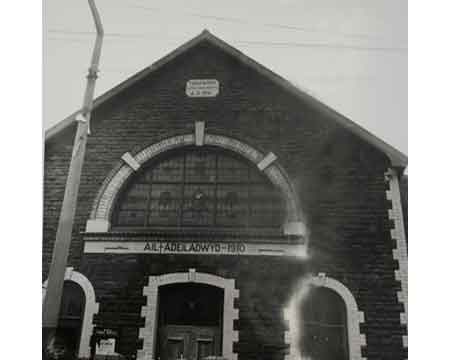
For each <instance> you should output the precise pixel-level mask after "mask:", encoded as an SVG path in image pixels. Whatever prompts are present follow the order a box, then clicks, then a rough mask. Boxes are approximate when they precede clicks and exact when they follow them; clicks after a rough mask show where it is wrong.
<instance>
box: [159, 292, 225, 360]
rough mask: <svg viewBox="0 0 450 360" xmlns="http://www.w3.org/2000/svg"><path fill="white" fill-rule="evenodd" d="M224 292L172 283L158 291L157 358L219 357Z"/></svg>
mask: <svg viewBox="0 0 450 360" xmlns="http://www.w3.org/2000/svg"><path fill="white" fill-rule="evenodd" d="M223 293H224V291H223V289H221V288H218V287H215V286H211V285H206V284H197V283H181V284H169V285H165V286H162V287H161V289H160V291H159V314H158V335H157V337H158V340H157V349H156V353H157V358H160V359H161V360H175V359H180V358H186V359H192V360H197V359H203V358H204V357H206V356H211V355H216V356H217V355H220V354H221V345H222V321H223V319H222V316H223Z"/></svg>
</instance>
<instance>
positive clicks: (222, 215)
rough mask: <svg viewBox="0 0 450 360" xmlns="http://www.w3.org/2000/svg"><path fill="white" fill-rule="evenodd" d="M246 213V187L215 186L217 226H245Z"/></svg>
mask: <svg viewBox="0 0 450 360" xmlns="http://www.w3.org/2000/svg"><path fill="white" fill-rule="evenodd" d="M247 213H248V189H247V187H246V186H245V187H243V186H238V185H218V186H217V215H216V216H217V218H216V224H217V225H222V226H245V225H246V224H247Z"/></svg>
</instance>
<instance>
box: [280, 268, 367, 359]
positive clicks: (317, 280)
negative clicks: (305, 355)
mask: <svg viewBox="0 0 450 360" xmlns="http://www.w3.org/2000/svg"><path fill="white" fill-rule="evenodd" d="M311 286H315V287H318V288H327V289H330V290H332V291H334V292H335V293H336V294H338V295H339V296H340V297H341V299H342V300H343V302H344V303H345V313H346V321H345V324H346V327H347V334H346V335H347V346H348V359H349V360H364V358H363V357H362V352H361V348H362V347H363V346H366V337H365V335H363V334H361V332H360V325H361V324H362V323H363V322H364V313H363V312H362V311H359V310H358V305H357V303H356V300H355V298H354V296H353V294H352V293H351V292H350V290H349V289H348V288H347V287H346V286H345V285H344V284H342V283H341V282H339V281H337V280H335V279H333V278H330V277H327V276H326V275H325V274H323V273H319V275H317V276H311V277H308V278H306V279H304V280H303V281H302V282H301V284H300V286H299V288H298V289H297V291H296V292H295V294H294V295H293V297H292V299H291V302H290V304H289V306H288V307H287V308H285V311H284V317H285V320H286V322H287V325H288V330H287V331H286V333H285V343H286V344H287V345H288V346H289V353H288V354H287V355H286V356H285V359H286V360H297V359H298V357H299V349H298V348H297V344H298V343H299V340H300V339H299V337H301V334H300V333H299V332H300V331H299V329H298V326H299V324H298V323H297V321H298V320H297V318H298V317H299V316H301V314H298V312H297V311H298V310H297V309H298V307H299V306H300V304H301V302H302V301H303V299H305V298H307V296H308V294H309V289H310V287H311Z"/></svg>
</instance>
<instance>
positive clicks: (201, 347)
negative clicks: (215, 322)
mask: <svg viewBox="0 0 450 360" xmlns="http://www.w3.org/2000/svg"><path fill="white" fill-rule="evenodd" d="M210 355H214V343H213V339H204V340H197V360H201V359H203V358H205V357H206V356H210Z"/></svg>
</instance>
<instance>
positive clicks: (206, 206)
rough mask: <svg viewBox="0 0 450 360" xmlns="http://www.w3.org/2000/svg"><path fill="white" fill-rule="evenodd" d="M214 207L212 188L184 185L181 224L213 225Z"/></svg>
mask: <svg viewBox="0 0 450 360" xmlns="http://www.w3.org/2000/svg"><path fill="white" fill-rule="evenodd" d="M214 206H215V204H214V186H209V185H185V187H184V199H183V224H185V225H213V220H214Z"/></svg>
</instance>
